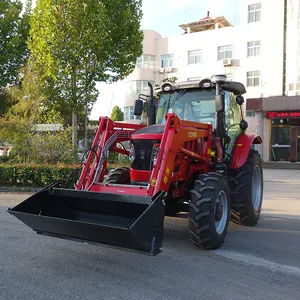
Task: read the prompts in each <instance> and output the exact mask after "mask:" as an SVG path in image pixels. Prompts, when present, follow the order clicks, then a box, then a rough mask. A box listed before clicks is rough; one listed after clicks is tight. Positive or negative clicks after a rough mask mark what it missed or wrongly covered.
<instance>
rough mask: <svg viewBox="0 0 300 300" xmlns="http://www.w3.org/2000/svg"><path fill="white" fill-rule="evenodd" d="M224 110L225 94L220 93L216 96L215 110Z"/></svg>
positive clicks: (218, 111)
mask: <svg viewBox="0 0 300 300" xmlns="http://www.w3.org/2000/svg"><path fill="white" fill-rule="evenodd" d="M224 110H225V94H224V93H221V94H219V95H217V96H216V112H217V113H220V112H224Z"/></svg>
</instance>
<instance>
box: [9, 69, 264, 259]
mask: <svg viewBox="0 0 300 300" xmlns="http://www.w3.org/2000/svg"><path fill="white" fill-rule="evenodd" d="M149 87H150V96H147V97H146V98H144V100H143V99H142V96H140V97H139V99H138V100H137V101H136V105H135V114H136V115H141V114H142V109H143V105H144V104H143V101H144V102H146V104H147V119H148V125H137V124H125V123H118V122H113V121H112V120H110V119H109V118H107V117H100V119H99V127H98V129H97V132H96V135H95V138H94V141H93V144H92V147H91V148H90V149H89V151H88V152H87V153H88V155H87V157H86V159H85V161H84V163H83V168H82V171H81V174H80V176H79V178H78V181H77V183H76V185H75V187H74V189H67V188H62V187H60V186H59V185H58V184H57V183H53V184H51V185H49V186H47V187H45V188H43V189H42V190H40V191H39V192H37V193H36V194H34V195H32V196H31V197H29V198H28V199H26V200H25V201H23V202H22V203H20V204H19V205H17V206H15V207H14V208H12V209H8V212H9V213H10V214H12V215H14V216H15V217H17V218H18V219H19V220H21V221H22V222H24V223H25V224H26V225H28V226H29V227H31V228H32V229H33V230H34V231H36V232H37V233H39V234H43V235H49V236H54V237H59V238H64V239H71V240H76V241H82V242H89V243H95V244H101V245H106V246H110V247H117V248H121V249H126V250H132V251H138V252H141V253H145V254H150V255H156V254H158V253H160V252H161V251H162V246H163V231H164V218H165V216H166V215H167V216H170V215H171V216H176V215H177V214H179V213H181V212H185V213H187V214H188V223H189V225H188V226H189V232H190V238H191V240H192V241H193V242H194V243H195V244H196V245H197V246H199V247H200V248H202V249H216V248H219V247H220V246H221V245H222V243H223V242H224V239H225V236H226V234H227V228H228V223H229V220H230V217H231V218H232V220H234V221H235V222H237V223H240V224H242V225H251V226H252V225H255V224H256V222H257V220H258V218H259V215H260V210H261V204H262V193H263V176H262V168H261V160H260V157H259V154H258V153H257V151H255V150H254V149H253V148H254V145H255V144H259V143H261V142H262V141H261V138H260V137H259V136H258V135H256V134H248V133H246V129H247V122H246V121H245V120H244V118H243V112H242V109H241V105H242V104H243V97H242V94H244V93H245V92H246V91H245V88H244V86H243V85H242V84H241V83H238V82H227V80H226V76H224V75H217V76H214V77H213V78H212V79H203V80H201V82H194V83H191V82H188V83H182V84H171V83H163V84H162V85H161V86H159V87H158V88H157V89H156V90H155V91H154V88H153V86H152V85H151V84H150V83H149ZM126 141H129V143H130V144H129V148H127V149H126V147H120V145H123V144H122V143H123V142H126ZM112 152H116V153H119V154H123V155H127V156H128V158H129V161H130V166H125V167H122V168H117V169H114V170H110V171H109V172H108V174H107V166H108V157H109V154H110V153H112ZM241 191H242V193H241Z"/></svg>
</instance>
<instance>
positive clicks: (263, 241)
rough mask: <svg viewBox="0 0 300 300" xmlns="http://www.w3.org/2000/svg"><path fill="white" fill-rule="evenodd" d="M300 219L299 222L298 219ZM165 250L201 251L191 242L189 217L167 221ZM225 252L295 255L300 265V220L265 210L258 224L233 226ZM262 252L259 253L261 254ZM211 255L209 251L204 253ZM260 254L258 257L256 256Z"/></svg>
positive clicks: (229, 230)
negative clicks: (271, 252)
mask: <svg viewBox="0 0 300 300" xmlns="http://www.w3.org/2000/svg"><path fill="white" fill-rule="evenodd" d="M297 218H298V219H297ZM164 247H165V248H166V249H167V248H173V247H175V248H176V249H178V250H183V249H185V251H188V252H190V251H192V252H194V251H197V250H198V251H199V249H198V247H196V246H195V245H193V243H192V242H191V241H190V239H189V231H188V220H187V218H186V217H185V216H180V217H179V218H172V217H167V218H166V219H165V231H164ZM222 248H224V249H228V250H233V251H242V252H247V253H252V254H254V255H255V254H258V252H259V254H260V255H261V254H262V255H263V256H264V253H265V254H269V253H270V251H275V252H277V253H280V255H283V256H290V255H294V256H295V257H298V259H299V263H298V264H299V265H300V252H299V251H298V249H299V248H300V219H299V216H293V215H284V217H281V215H278V216H277V215H276V214H274V213H273V212H272V211H271V210H266V209H265V210H264V211H263V213H262V215H261V217H260V219H259V221H258V224H257V225H256V226H254V227H246V226H241V225H237V224H235V223H232V222H230V225H229V228H228V233H227V236H226V238H225V242H224V245H223V246H222ZM258 249H259V250H258ZM200 252H201V253H207V251H201V250H200ZM256 252H257V253H256Z"/></svg>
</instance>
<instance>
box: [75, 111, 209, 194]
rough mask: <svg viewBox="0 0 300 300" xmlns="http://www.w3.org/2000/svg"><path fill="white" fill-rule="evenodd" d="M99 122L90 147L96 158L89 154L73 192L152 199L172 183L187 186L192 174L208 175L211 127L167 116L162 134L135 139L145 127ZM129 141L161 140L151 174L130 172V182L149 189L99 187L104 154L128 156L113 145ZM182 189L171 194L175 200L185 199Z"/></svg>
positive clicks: (102, 174)
mask: <svg viewBox="0 0 300 300" xmlns="http://www.w3.org/2000/svg"><path fill="white" fill-rule="evenodd" d="M99 121H100V124H99V128H98V130H97V133H96V135H95V139H94V141H93V145H92V148H93V149H95V152H96V153H97V155H96V156H95V158H94V159H93V153H94V152H93V151H90V153H89V155H88V157H87V160H86V161H85V163H84V167H83V170H82V172H81V175H80V178H79V180H78V183H77V184H76V190H88V191H93V192H103V193H116V194H131V195H140V196H153V195H155V194H156V193H157V192H158V191H166V192H167V191H169V188H170V183H171V182H183V183H186V182H187V181H188V179H189V178H190V177H191V176H192V175H193V174H194V173H195V172H198V173H206V172H208V171H210V169H209V168H210V166H211V164H210V161H211V147H212V125H210V124H202V123H196V122H190V121H182V120H180V119H179V118H178V117H177V116H176V114H174V113H168V114H166V124H165V125H164V126H165V128H164V131H163V133H162V134H154V133H153V134H152V133H148V134H136V135H135V134H134V133H135V132H136V131H137V130H139V129H141V128H143V127H145V126H144V125H134V124H125V123H116V122H113V121H112V120H110V119H109V118H107V117H101V118H100V120H99ZM131 139H147V140H151V139H157V140H160V146H159V148H160V149H159V152H158V155H157V159H156V164H154V165H153V168H152V170H151V171H139V170H132V169H131V180H134V179H138V180H139V181H147V182H149V184H148V186H136V185H132V186H130V185H126V186H121V185H120V186H116V185H108V184H102V183H101V181H102V179H103V177H104V174H105V169H106V167H107V157H106V156H105V155H106V154H107V153H106V151H107V150H110V151H115V152H119V153H123V154H127V155H128V154H129V153H128V151H125V150H124V149H121V148H118V147H116V144H117V143H118V142H124V141H126V140H131ZM195 162H196V163H195ZM174 170H177V171H176V172H174ZM185 186H186V185H185V184H182V185H181V188H180V189H177V190H176V191H174V193H175V194H176V195H178V196H180V195H184V188H185Z"/></svg>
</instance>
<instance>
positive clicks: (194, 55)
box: [188, 50, 202, 65]
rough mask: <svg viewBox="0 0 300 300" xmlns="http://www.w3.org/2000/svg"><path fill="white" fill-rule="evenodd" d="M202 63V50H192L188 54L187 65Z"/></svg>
mask: <svg viewBox="0 0 300 300" xmlns="http://www.w3.org/2000/svg"><path fill="white" fill-rule="evenodd" d="M201 62H202V50H192V51H189V52H188V64H189V65H195V64H200V63H201Z"/></svg>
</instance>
